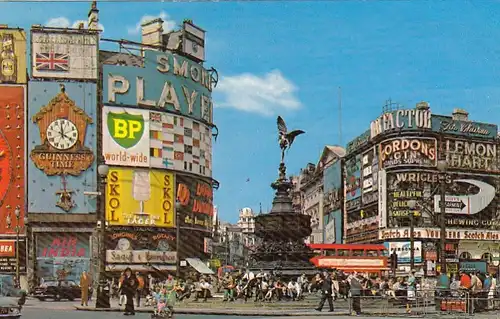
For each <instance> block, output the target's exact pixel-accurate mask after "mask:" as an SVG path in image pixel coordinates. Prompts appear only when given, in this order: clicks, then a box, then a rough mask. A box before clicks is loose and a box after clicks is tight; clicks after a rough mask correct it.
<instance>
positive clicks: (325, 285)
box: [316, 271, 333, 312]
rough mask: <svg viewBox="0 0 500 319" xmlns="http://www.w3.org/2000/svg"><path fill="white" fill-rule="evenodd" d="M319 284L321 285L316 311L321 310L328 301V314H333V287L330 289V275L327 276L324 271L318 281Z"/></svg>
mask: <svg viewBox="0 0 500 319" xmlns="http://www.w3.org/2000/svg"><path fill="white" fill-rule="evenodd" d="M320 284H321V301H320V302H319V305H318V308H316V311H321V310H323V306H324V305H325V302H326V301H328V307H329V308H330V310H328V312H333V287H332V285H333V284H332V279H331V277H330V274H328V273H327V272H326V271H325V273H324V274H323V278H322V279H321V280H320Z"/></svg>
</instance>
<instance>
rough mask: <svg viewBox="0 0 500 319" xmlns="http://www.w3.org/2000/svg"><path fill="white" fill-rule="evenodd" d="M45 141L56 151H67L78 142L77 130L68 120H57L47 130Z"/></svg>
mask: <svg viewBox="0 0 500 319" xmlns="http://www.w3.org/2000/svg"><path fill="white" fill-rule="evenodd" d="M47 140H48V141H49V144H50V145H52V147H54V148H56V149H58V150H68V149H70V148H72V147H73V146H74V145H75V144H76V141H77V140H78V129H77V128H76V125H75V124H73V122H71V121H70V120H67V119H57V120H55V121H54V122H52V123H50V124H49V127H48V128H47Z"/></svg>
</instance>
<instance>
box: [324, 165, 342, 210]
mask: <svg viewBox="0 0 500 319" xmlns="http://www.w3.org/2000/svg"><path fill="white" fill-rule="evenodd" d="M343 182H344V181H343V179H342V162H341V161H340V160H337V161H336V162H335V163H333V164H332V165H330V166H328V167H327V168H325V170H324V172H323V192H324V197H323V207H324V211H334V210H337V209H340V207H341V205H342V200H343V196H342V193H341V192H342V184H343Z"/></svg>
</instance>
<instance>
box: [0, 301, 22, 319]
mask: <svg viewBox="0 0 500 319" xmlns="http://www.w3.org/2000/svg"><path fill="white" fill-rule="evenodd" d="M3 318H8V319H17V318H21V307H20V306H19V304H18V298H15V297H5V296H0V319H3Z"/></svg>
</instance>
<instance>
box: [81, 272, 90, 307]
mask: <svg viewBox="0 0 500 319" xmlns="http://www.w3.org/2000/svg"><path fill="white" fill-rule="evenodd" d="M89 285H90V278H89V276H88V275H87V272H86V271H84V272H82V275H81V276H80V289H81V297H82V306H88V305H89Z"/></svg>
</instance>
